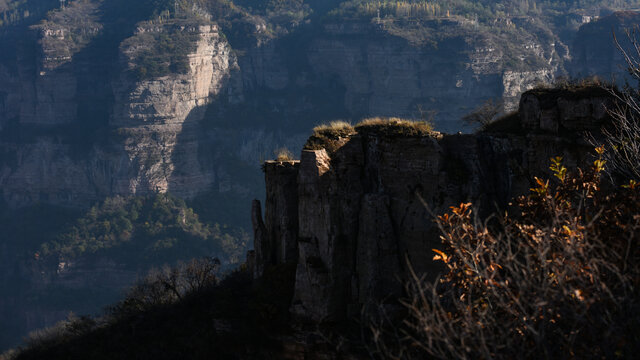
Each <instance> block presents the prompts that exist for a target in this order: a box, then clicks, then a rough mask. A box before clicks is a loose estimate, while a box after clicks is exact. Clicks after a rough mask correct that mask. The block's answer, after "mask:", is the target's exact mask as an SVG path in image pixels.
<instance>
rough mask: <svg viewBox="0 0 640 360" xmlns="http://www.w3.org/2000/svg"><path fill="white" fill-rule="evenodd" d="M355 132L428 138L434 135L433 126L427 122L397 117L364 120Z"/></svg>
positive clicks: (356, 127)
mask: <svg viewBox="0 0 640 360" xmlns="http://www.w3.org/2000/svg"><path fill="white" fill-rule="evenodd" d="M355 130H356V132H358V133H360V134H369V133H375V134H380V135H384V136H427V135H430V134H431V133H433V125H431V124H430V123H429V122H427V121H413V120H407V119H401V118H397V117H390V118H387V117H375V118H370V119H365V120H362V121H361V122H360V123H358V124H357V125H356V126H355Z"/></svg>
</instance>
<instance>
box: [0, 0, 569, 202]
mask: <svg viewBox="0 0 640 360" xmlns="http://www.w3.org/2000/svg"><path fill="white" fill-rule="evenodd" d="M105 6H106V5H104V3H103V2H100V1H83V2H73V3H71V5H69V6H67V7H66V8H64V9H59V10H57V11H53V12H51V13H50V14H49V15H48V17H47V18H46V20H45V21H43V22H41V23H39V24H37V25H34V26H33V27H31V28H30V29H29V30H28V31H27V32H26V33H24V34H23V33H21V34H19V35H16V36H17V37H20V39H19V41H18V40H15V41H14V42H11V41H9V43H11V44H13V45H15V49H16V51H15V53H14V54H12V55H13V56H8V58H9V60H7V61H4V62H1V63H0V80H1V81H0V128H1V129H2V134H3V136H2V140H1V141H0V148H1V149H2V151H1V152H0V154H2V161H1V165H0V166H1V167H0V184H1V185H2V194H3V198H4V200H5V201H7V202H8V203H10V204H11V205H13V206H22V205H28V204H33V203H34V202H37V201H45V202H49V203H54V204H61V205H72V206H81V207H84V206H87V204H89V203H91V202H93V201H95V200H98V199H101V198H103V197H104V196H109V195H129V194H146V193H151V192H156V191H170V192H173V193H176V194H178V195H180V196H184V197H192V196H194V195H196V194H198V193H202V192H205V191H209V190H211V189H215V190H216V191H220V192H229V191H231V192H232V193H243V194H246V193H249V192H253V193H255V192H256V189H251V188H250V185H249V183H253V181H246V180H243V179H246V178H247V177H248V176H249V173H248V172H247V171H239V170H238V169H237V167H238V166H241V167H245V168H248V167H251V166H253V167H255V166H256V164H257V163H258V162H259V160H260V159H261V158H262V159H263V158H265V157H268V156H270V155H271V153H272V151H273V150H275V149H276V148H279V147H282V146H288V147H290V148H294V147H299V146H301V145H302V142H303V141H304V138H305V137H306V134H307V133H306V131H307V129H308V128H309V127H311V126H313V125H314V124H316V123H318V122H322V121H326V120H329V119H335V118H341V117H342V118H353V119H357V118H360V117H366V116H373V115H403V116H409V117H418V118H419V117H424V118H426V117H432V116H435V118H434V119H435V122H436V124H437V126H438V128H439V129H441V130H445V131H457V130H459V129H460V126H461V125H460V123H459V121H458V119H459V118H460V116H461V115H463V114H465V113H467V112H468V111H470V110H472V109H473V107H474V106H475V105H477V104H479V103H481V102H482V101H484V100H486V99H488V98H504V99H505V101H506V103H507V109H510V108H513V107H514V105H513V104H515V102H516V101H517V97H518V96H519V94H520V92H521V91H523V90H526V89H529V88H531V87H532V86H534V85H535V84H536V83H539V82H550V81H552V79H553V78H554V76H555V74H556V72H557V70H558V69H559V66H560V64H561V62H562V61H563V60H562V59H563V58H562V57H559V56H558V55H557V53H560V51H556V49H555V48H556V47H558V46H560V45H561V44H559V45H557V46H556V45H555V44H550V43H548V42H549V41H548V39H546V38H544V39H543V38H540V39H538V38H536V37H535V36H530V35H526V36H525V37H526V41H524V45H522V46H516V47H515V48H514V47H505V46H502V45H504V44H506V43H507V42H506V41H505V39H501V38H498V37H492V36H489V35H482V36H480V35H478V34H477V33H478V31H477V24H476V25H474V24H473V23H469V22H468V21H460V20H454V19H451V20H448V21H444V22H442V21H435V22H431V23H428V24H424V26H425V27H426V28H429V29H431V30H430V31H434V32H437V33H443V34H445V33H447V34H448V33H451V34H455V36H445V37H443V38H442V39H439V40H438V43H437V46H435V45H433V44H431V45H429V44H427V43H424V42H420V41H414V40H413V39H412V38H411V37H410V35H411V34H412V33H409V35H407V33H406V32H402V31H399V30H398V29H396V28H395V27H392V26H391V25H385V24H376V23H372V22H369V21H360V20H356V21H346V22H344V23H336V22H331V21H329V22H326V23H320V24H311V25H305V26H300V27H298V28H296V29H294V30H295V31H293V30H292V32H291V33H290V34H289V35H287V36H282V37H280V38H269V37H265V36H266V35H265V32H266V27H265V26H266V25H264V24H263V23H261V22H260V21H259V19H258V18H251V17H246V19H245V20H243V21H245V22H246V24H245V25H247V26H248V28H247V29H245V30H246V31H245V33H244V34H243V35H242V38H243V39H245V40H243V41H240V40H238V39H237V37H238V36H236V37H234V38H233V39H234V41H235V43H236V49H235V51H234V50H232V45H233V44H230V43H229V41H227V38H226V37H225V36H223V35H221V32H220V29H219V28H218V27H217V25H216V24H214V23H211V22H210V21H208V20H206V19H205V20H203V19H202V18H197V19H196V18H193V19H187V20H185V19H181V20H162V19H161V20H154V21H152V22H149V21H147V22H141V23H138V24H133V25H132V24H129V25H128V26H130V27H132V33H129V32H127V31H128V30H126V26H122V24H120V22H118V21H119V20H113V19H109V18H108V16H106V15H105V13H106V12H108V9H105ZM158 33H164V34H169V35H171V34H176V36H177V35H178V34H181V33H188V34H190V35H197V36H196V39H195V40H193V41H194V42H195V44H194V46H193V47H192V49H191V50H190V52H189V54H187V57H188V61H187V62H188V64H187V65H188V66H187V69H186V70H187V71H177V70H175V69H173V68H172V69H170V71H169V72H167V73H163V74H161V75H159V76H152V77H146V78H140V77H137V76H136V71H137V69H138V68H139V67H140V66H141V64H140V62H141V60H140V59H141V54H142V55H144V54H146V53H148V52H152V51H153V49H154V46H155V45H154V44H155V43H158V40H157V36H156V38H154V36H155V35H157V34H158ZM246 39H249V40H246ZM418 40H419V39H418ZM176 51H177V50H176ZM532 59H533V60H532ZM536 59H537V60H536ZM160 65H163V64H162V63H161V64H160ZM170 68H171V66H170ZM434 114H435V115H434ZM43 159H46V161H43ZM229 163H231V165H230V164H229ZM229 183H231V184H237V185H238V186H236V188H233V187H231V188H230V187H229V186H227V185H225V184H229Z"/></svg>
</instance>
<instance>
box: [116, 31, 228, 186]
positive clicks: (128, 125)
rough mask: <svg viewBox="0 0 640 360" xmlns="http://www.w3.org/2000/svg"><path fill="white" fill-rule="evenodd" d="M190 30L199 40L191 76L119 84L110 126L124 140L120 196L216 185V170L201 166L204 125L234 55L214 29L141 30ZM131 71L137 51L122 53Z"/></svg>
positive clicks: (124, 78) (126, 79) (124, 76)
mask: <svg viewBox="0 0 640 360" xmlns="http://www.w3.org/2000/svg"><path fill="white" fill-rule="evenodd" d="M138 31H139V32H140V33H144V32H148V31H169V32H171V31H187V32H192V33H196V34H198V36H199V40H198V41H197V45H196V50H195V52H194V53H192V54H189V56H188V61H189V70H188V72H187V73H186V74H176V73H171V74H169V75H166V76H162V77H160V78H155V79H150V80H143V81H131V75H130V74H129V73H128V72H127V71H123V72H122V73H121V74H120V76H119V78H118V79H117V80H116V81H115V82H114V96H115V106H114V113H113V116H112V117H111V119H110V121H109V127H110V128H111V129H114V131H115V132H117V133H118V135H120V136H121V138H120V139H119V140H121V141H122V143H121V144H122V145H123V146H124V153H125V154H126V155H124V158H123V159H122V161H124V162H125V163H126V164H127V165H125V167H124V168H125V169H127V170H128V171H127V172H126V173H123V174H121V176H117V177H116V178H115V179H114V180H113V181H114V188H113V189H112V191H113V192H115V193H124V194H126V193H134V194H145V193H149V192H158V191H159V192H166V191H168V190H170V191H171V192H172V193H175V194H178V195H180V196H184V197H190V196H192V195H194V194H195V193H197V192H198V191H202V189H207V188H208V187H209V186H210V185H211V181H212V179H213V174H212V173H211V170H210V169H209V170H205V169H202V168H201V166H200V164H199V162H198V158H199V157H198V155H199V154H198V151H199V149H198V142H199V140H201V133H200V132H199V129H200V127H199V126H200V121H201V120H202V119H203V117H204V114H205V111H206V107H207V106H208V105H209V103H210V102H211V99H212V98H213V97H215V96H217V95H218V94H219V93H220V91H221V90H222V88H223V86H224V84H225V83H226V81H227V80H228V79H229V77H230V74H231V72H232V71H234V70H236V68H237V65H236V62H235V57H234V56H233V55H232V53H231V48H230V47H229V44H228V43H227V42H226V41H223V40H222V39H221V38H220V34H219V32H218V29H217V27H216V26H214V25H203V26H193V27H189V26H186V27H175V26H174V27H172V28H168V29H167V28H164V27H158V28H152V29H139V30H138ZM122 51H123V54H122V58H123V61H126V62H127V66H128V67H134V66H135V65H136V64H135V63H131V62H130V59H129V58H130V57H131V56H132V53H135V52H136V51H137V49H135V48H125V49H123V50H122Z"/></svg>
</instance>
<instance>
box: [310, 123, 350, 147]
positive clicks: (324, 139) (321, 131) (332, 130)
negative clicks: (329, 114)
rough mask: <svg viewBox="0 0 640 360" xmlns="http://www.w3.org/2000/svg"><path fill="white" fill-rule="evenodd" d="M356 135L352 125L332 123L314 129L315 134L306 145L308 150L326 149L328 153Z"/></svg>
mask: <svg viewBox="0 0 640 360" xmlns="http://www.w3.org/2000/svg"><path fill="white" fill-rule="evenodd" d="M353 134H355V130H354V128H353V126H352V125H351V124H349V123H348V122H346V121H332V122H330V123H329V124H323V125H318V126H316V127H314V128H313V134H312V135H311V136H310V137H309V140H307V143H306V144H305V145H304V148H305V149H306V150H320V149H326V150H327V151H328V152H334V151H335V150H337V149H338V148H339V147H340V146H341V144H342V141H341V140H344V139H346V138H348V137H349V136H351V135H353Z"/></svg>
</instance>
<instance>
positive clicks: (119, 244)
mask: <svg viewBox="0 0 640 360" xmlns="http://www.w3.org/2000/svg"><path fill="white" fill-rule="evenodd" d="M246 242H247V235H246V234H244V233H243V232H242V231H239V230H232V229H228V228H226V227H225V226H220V225H218V224H213V225H206V224H203V223H201V222H200V220H199V219H198V216H197V215H196V214H195V213H194V212H193V210H192V209H190V208H188V207H187V206H186V204H185V202H184V201H183V200H181V199H178V198H176V197H173V196H171V195H167V194H157V195H155V196H151V197H148V198H142V197H130V198H123V197H114V198H109V199H107V200H105V201H104V202H103V203H101V204H99V205H97V206H94V207H92V208H91V209H90V210H89V211H88V212H87V213H86V214H85V215H84V216H83V217H81V218H80V219H78V220H77V221H76V223H75V225H74V226H71V227H70V228H69V229H68V230H66V231H65V232H63V233H62V234H61V235H59V236H57V238H56V239H55V240H53V241H48V242H45V243H44V244H42V245H41V246H40V250H39V252H40V255H41V256H44V257H55V258H57V259H62V260H72V259H74V258H77V257H79V256H92V255H105V254H106V255H110V256H111V257H113V258H115V259H118V260H121V261H123V262H124V263H127V264H130V265H132V266H135V265H139V264H141V263H151V264H162V263H164V262H168V263H173V262H175V261H177V260H178V259H186V258H189V257H192V256H194V255H198V254H215V255H216V256H219V257H221V258H223V259H225V260H226V261H231V262H238V261H239V259H240V257H241V256H242V254H243V252H244V251H245V247H246Z"/></svg>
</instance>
